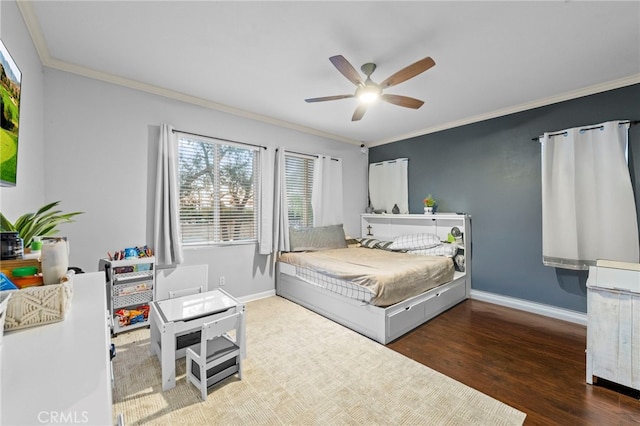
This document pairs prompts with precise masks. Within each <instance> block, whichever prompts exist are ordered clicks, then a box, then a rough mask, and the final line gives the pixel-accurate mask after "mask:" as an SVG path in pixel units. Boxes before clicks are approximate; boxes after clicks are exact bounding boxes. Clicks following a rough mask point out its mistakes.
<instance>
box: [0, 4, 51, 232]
mask: <svg viewBox="0 0 640 426" xmlns="http://www.w3.org/2000/svg"><path fill="white" fill-rule="evenodd" d="M0 38H1V39H2V41H3V43H4V45H5V46H6V47H7V49H8V50H9V52H10V53H11V56H12V57H13V59H14V61H15V62H16V64H17V65H18V67H19V68H20V71H21V73H22V94H21V99H20V104H21V109H20V132H19V135H18V175H17V177H16V180H17V184H16V186H15V187H2V188H0V211H1V212H2V213H3V214H4V215H5V216H6V217H7V218H8V219H9V220H10V221H12V222H13V221H15V220H16V219H17V218H18V217H19V216H21V215H22V214H24V213H27V212H34V211H36V210H37V209H38V208H40V207H41V206H42V205H44V203H45V193H44V169H43V161H44V160H43V158H44V137H43V135H44V131H43V126H44V123H43V99H44V88H43V76H42V64H41V62H40V58H39V57H38V54H37V52H36V49H35V47H34V45H33V42H32V41H31V37H30V36H29V33H28V31H27V28H26V26H25V24H24V21H23V20H22V15H21V14H20V11H19V10H18V7H17V6H16V3H15V2H14V1H4V0H3V1H0Z"/></svg>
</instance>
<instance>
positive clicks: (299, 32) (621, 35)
mask: <svg viewBox="0 0 640 426" xmlns="http://www.w3.org/2000/svg"><path fill="white" fill-rule="evenodd" d="M18 4H19V7H20V9H21V11H22V14H23V16H24V18H25V22H26V23H27V26H28V28H29V31H30V32H31V34H32V37H33V38H34V41H35V43H36V47H37V49H38V51H39V53H40V56H41V58H42V61H43V64H44V65H45V66H48V67H52V68H57V69H62V70H66V71H70V72H74V73H78V74H82V75H87V76H90V77H95V78H99V79H102V80H106V81H111V82H114V83H118V84H123V85H125V86H129V87H134V88H138V89H142V90H145V91H149V92H152V93H158V94H161V95H164V96H169V97H174V98H177V99H182V100H185V101H187V102H194V103H198V104H201V105H204V106H207V107H210V108H215V109H220V110H223V111H228V112H231V113H234V114H240V115H244V116H248V117H252V118H257V119H259V120H264V121H267V122H272V123H276V124H279V125H283V126H286V127H293V128H297V129H300V130H303V131H306V132H310V133H314V134H320V135H323V136H327V137H331V138H334V139H337V140H342V141H347V142H352V143H358V144H359V143H361V142H364V143H365V144H366V145H368V146H374V145H379V144H382V143H386V142H391V141H395V140H400V139H405V138H407V137H411V136H417V135H420V134H425V133H430V132H433V131H436V130H441V129H445V128H449V127H453V126H457V125H462V124H466V123H470V122H474V121H478V120H481V119H486V118H491V117H496V116H500V115H504V114H507V113H511V112H516V111H520V110H523V109H528V108H532V107H537V106H541V105H545V104H549V103H552V102H557V101H561V100H565V99H571V98H574V97H577V96H582V95H585V94H590V93H595V92H598V91H603V90H608V89H612V88H616V87H622V86H626V85H630V84H634V83H638V82H640V2H638V1H625V2H611V1H601V2H596V1H589V2H587V1H580V2H578V1H545V2H539V1H535V2H524V1H511V2H505V1H500V2H481V1H473V2H454V1H447V2H434V1H409V2H398V1H374V2H365V1H354V2H339V1H324V2H310V1H297V2H293V1H288V2H273V1H260V2H242V1H241V2H237V1H233V2H231V1H229V2H221V1H195V2H187V1H126V2H118V1H106V2H98V1H64V2H59V1H34V2H18ZM338 54H340V55H343V56H344V57H345V58H346V59H347V60H349V61H350V62H351V64H353V66H354V67H355V68H356V69H358V70H359V68H360V66H361V65H362V64H363V63H365V62H375V63H376V64H377V65H378V68H377V70H376V71H375V72H374V74H373V75H372V78H373V80H374V81H377V82H380V81H382V80H383V79H385V78H387V77H388V76H389V75H391V74H393V73H394V72H396V71H398V70H400V69H401V68H403V67H405V66H407V65H409V64H411V63H413V62H415V61H417V60H419V59H422V58H423V57H425V56H431V57H432V58H433V59H434V60H435V62H436V66H435V67H433V68H432V69H430V70H428V71H426V72H424V73H422V74H420V75H418V76H417V77H414V78H413V79H411V80H408V81H406V82H404V83H401V84H399V85H397V86H394V87H392V88H389V89H387V90H386V91H385V93H393V94H400V95H406V96H411V97H415V98H418V99H421V100H424V101H425V104H424V105H423V106H422V108H420V109H418V110H412V109H407V108H402V107H399V106H395V105H391V104H386V103H379V104H376V105H373V106H371V107H370V108H369V109H368V111H367V113H366V114H365V116H364V118H363V119H362V120H361V121H359V122H351V115H352V114H353V111H354V109H355V107H356V102H357V101H356V100H355V99H344V100H339V101H331V102H322V103H306V102H304V99H305V98H311V97H319V96H328V95H338V94H351V93H353V92H354V89H355V86H354V85H353V84H352V83H351V82H349V81H348V80H347V79H346V78H345V77H344V76H342V75H341V74H340V73H339V72H338V70H337V69H336V68H335V67H334V66H333V65H332V64H331V62H329V57H330V56H333V55H338Z"/></svg>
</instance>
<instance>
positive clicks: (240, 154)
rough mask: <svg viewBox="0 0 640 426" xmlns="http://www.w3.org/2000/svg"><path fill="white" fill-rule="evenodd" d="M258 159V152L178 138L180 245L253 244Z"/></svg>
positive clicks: (194, 138) (211, 141)
mask: <svg viewBox="0 0 640 426" xmlns="http://www.w3.org/2000/svg"><path fill="white" fill-rule="evenodd" d="M259 156H260V152H259V150H258V148H253V147H245V146H242V145H235V144H230V143H228V142H224V141H221V140H217V139H209V138H205V137H199V136H192V135H187V134H180V133H178V168H179V170H178V173H179V176H180V182H179V185H180V226H181V231H182V243H183V244H185V245H202V244H221V243H232V242H255V241H257V235H258V225H257V224H258V214H259V212H258V210H259V209H258V206H259V205H260V203H259V194H258V188H259V187H260V185H259V176H260V173H259V164H260V161H259Z"/></svg>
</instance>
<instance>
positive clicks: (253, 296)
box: [237, 290, 276, 303]
mask: <svg viewBox="0 0 640 426" xmlns="http://www.w3.org/2000/svg"><path fill="white" fill-rule="evenodd" d="M275 295H276V291H275V290H269V291H263V292H262V293H254V294H250V295H248V296H243V297H238V298H237V299H238V300H239V301H240V302H242V303H247V302H253V301H254V300H260V299H266V298H267V297H271V296H275Z"/></svg>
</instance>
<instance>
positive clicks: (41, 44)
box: [16, 0, 361, 146]
mask: <svg viewBox="0 0 640 426" xmlns="http://www.w3.org/2000/svg"><path fill="white" fill-rule="evenodd" d="M16 3H17V5H18V8H19V9H20V13H21V14H22V17H23V19H24V21H25V24H26V26H27V30H28V31H29V34H30V35H31V39H32V40H33V43H34V45H35V47H36V51H37V52H38V56H39V57H40V62H42V65H43V66H44V67H47V68H52V69H57V70H60V71H65V72H69V73H72V74H76V75H80V76H83V77H88V78H91V79H94V80H100V81H104V82H107V83H111V84H116V85H118V86H123V87H128V88H130V89H134V90H139V91H142V92H146V93H151V94H154V95H158V96H163V97H166V98H170V99H174V100H177V101H181V102H185V103H189V104H193V105H198V106H201V107H204V108H208V109H213V110H216V111H221V112H224V113H228V114H233V115H236V116H240V117H244V118H248V119H251V120H256V121H260V122H263V123H267V124H272V125H274V126H278V127H283V128H287V129H291V130H296V131H299V132H302V133H306V134H310V135H314V136H319V137H323V138H327V139H331V140H335V141H339V142H345V143H349V144H353V145H358V146H360V144H361V141H358V140H355V139H351V138H346V137H342V136H338V135H334V134H332V133H327V132H323V131H321V130H317V129H313V128H311V127H306V126H301V125H298V124H294V123H290V122H288V121H284V120H278V119H276V118H273V117H268V116H264V115H260V114H255V113H252V112H249V111H245V110H241V109H239V108H234V107H231V106H228V105H224V104H220V103H217V102H213V101H210V100H207V99H203V98H200V97H197V96H193V95H188V94H186V93H182V92H178V91H175V90H170V89H167V88H164V87H160V86H155V85H152V84H148V83H143V82H141V81H137V80H132V79H128V78H124V77H120V76H117V75H114V74H109V73H105V72H102V71H97V70H94V69H91V68H87V67H83V66H80V65H77V64H73V63H70V62H66V61H61V60H59V59H56V58H53V57H52V56H51V54H50V52H49V47H48V45H47V41H46V39H45V37H44V35H43V33H42V29H41V28H40V23H39V22H38V18H37V16H36V14H35V12H34V10H33V6H32V5H31V2H30V1H23V0H18V1H16Z"/></svg>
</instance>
